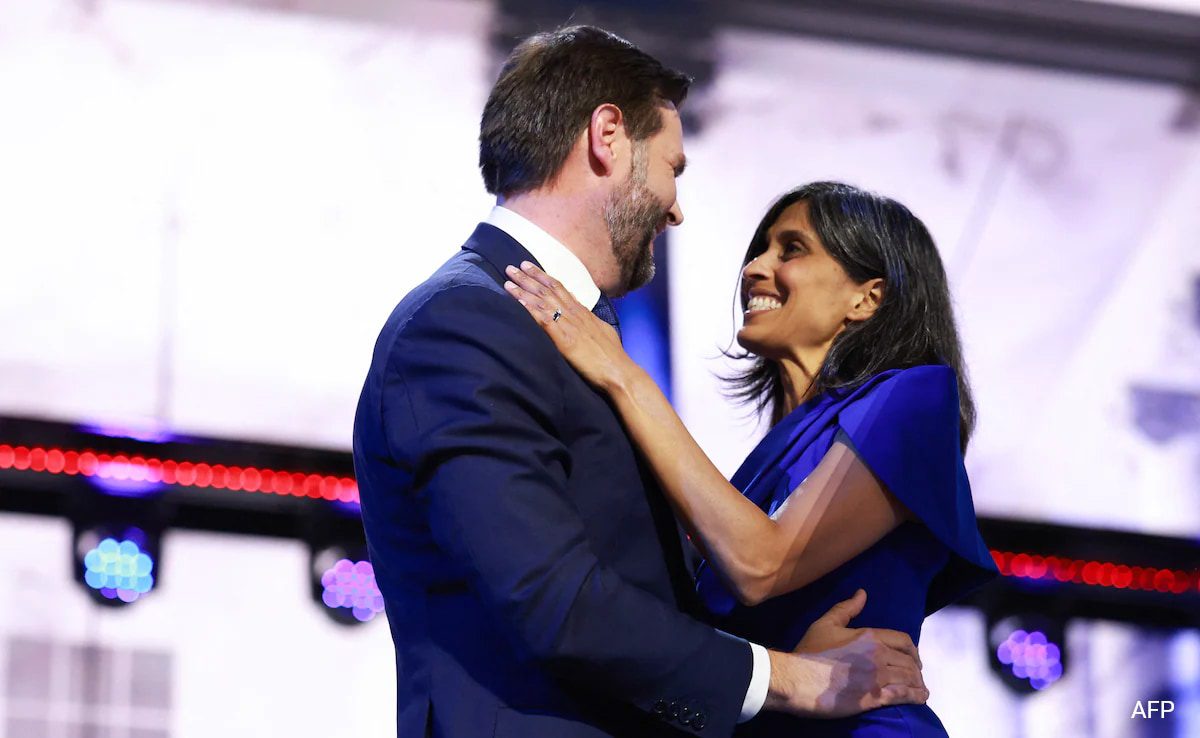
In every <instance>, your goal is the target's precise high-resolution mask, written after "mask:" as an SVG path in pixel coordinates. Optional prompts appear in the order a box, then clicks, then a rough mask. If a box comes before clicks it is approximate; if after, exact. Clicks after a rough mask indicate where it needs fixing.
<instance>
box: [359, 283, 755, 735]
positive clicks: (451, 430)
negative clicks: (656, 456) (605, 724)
mask: <svg viewBox="0 0 1200 738" xmlns="http://www.w3.org/2000/svg"><path fill="white" fill-rule="evenodd" d="M567 371H570V370H569V369H568V368H567V366H566V364H565V362H563V361H562V359H561V357H560V356H559V355H558V352H557V350H556V349H555V348H554V345H553V343H551V341H550V340H549V338H548V337H546V336H545V334H544V333H543V332H542V330H541V328H539V327H538V326H537V325H536V324H535V323H534V322H533V321H532V319H531V318H530V317H529V316H528V314H527V313H526V312H525V311H524V309H523V308H522V307H521V306H520V305H519V304H517V302H516V301H515V300H513V299H512V298H510V297H509V296H508V295H505V294H502V293H499V292H495V291H492V290H489V289H487V288H485V287H478V286H458V287H453V288H450V289H447V290H445V291H443V292H440V293H438V294H437V295H435V296H434V297H432V298H431V299H429V300H428V301H427V302H426V303H425V304H424V305H422V306H421V307H420V308H419V309H418V310H417V311H416V312H415V313H414V315H413V317H412V318H411V319H410V321H409V323H408V324H406V325H405V326H404V328H403V329H402V330H401V331H400V333H399V336H398V338H397V340H396V342H395V344H394V345H393V347H392V351H391V353H390V356H389V360H388V370H387V379H386V381H385V383H384V394H383V400H382V402H383V410H384V419H385V424H386V425H387V433H388V443H389V445H390V447H391V449H392V453H393V454H395V455H396V456H397V457H399V458H405V459H406V460H407V461H408V462H409V463H411V466H412V468H413V470H414V490H415V492H416V494H417V495H418V499H419V501H420V502H421V504H423V505H424V506H425V508H426V510H427V511H428V519H429V524H430V527H431V530H432V534H433V536H434V539H435V540H436V542H437V543H438V545H439V547H441V548H442V549H443V550H444V551H445V552H446V553H447V554H448V555H449V556H450V557H452V558H453V559H454V560H455V562H456V563H457V564H458V565H459V566H461V567H462V568H463V570H464V571H465V572H466V576H467V578H468V580H469V584H470V585H471V587H472V588H473V589H474V591H475V592H476V593H477V594H478V595H479V596H480V598H481V599H482V600H483V602H484V603H485V606H487V607H488V608H490V609H491V610H492V611H493V612H494V616H495V617H496V619H497V620H498V621H500V622H501V623H502V624H503V625H504V626H505V627H506V628H507V629H508V630H509V632H510V633H511V634H512V637H513V640H514V642H515V643H516V645H517V646H518V647H519V648H521V649H522V650H523V651H524V652H525V653H527V654H529V655H530V656H531V657H532V658H534V659H537V660H538V661H540V662H541V663H542V664H543V665H544V667H545V668H546V669H547V670H548V671H549V672H550V673H552V674H554V675H556V676H557V677H559V678H562V679H567V680H571V681H572V682H574V683H575V684H577V685H580V686H583V687H585V688H587V689H594V690H597V691H598V692H601V693H603V694H606V695H607V696H609V697H613V698H616V699H619V700H622V701H624V702H628V703H631V704H633V705H635V706H637V707H638V708H640V709H641V710H644V711H646V712H647V713H649V714H652V715H658V716H659V717H661V718H662V719H664V720H668V721H670V722H672V723H674V724H675V725H676V727H683V725H680V723H681V722H683V719H684V718H686V719H687V720H688V722H687V723H686V725H687V728H688V729H690V730H691V731H693V732H695V733H698V734H701V735H713V736H726V735H729V734H730V733H731V732H732V730H733V727H734V724H735V723H736V721H737V719H738V715H739V713H740V711H741V708H742V703H743V700H744V699H745V696H746V690H747V685H748V684H749V682H750V675H751V668H752V656H751V651H750V647H749V645H748V644H747V643H746V642H745V641H742V640H740V639H736V638H733V637H731V636H729V635H727V634H724V633H722V632H720V631H717V630H714V629H712V628H710V627H708V626H706V625H703V624H701V623H699V622H697V621H694V620H692V619H690V618H688V617H686V616H684V615H682V614H681V613H679V612H678V611H677V610H675V609H674V608H673V607H671V606H670V605H669V604H667V603H664V602H662V601H661V600H659V599H658V598H656V597H654V596H653V595H650V594H649V593H647V592H645V591H644V590H642V589H640V588H638V587H635V586H633V585H631V584H629V583H627V582H625V581H624V580H622V579H621V577H620V576H618V575H617V574H616V573H615V572H613V571H612V570H610V569H609V568H607V567H605V566H604V565H602V564H601V563H600V562H599V561H598V560H597V558H596V556H595V554H594V553H593V552H592V551H591V550H590V547H589V545H588V540H587V537H586V535H585V532H584V527H583V524H582V521H581V520H580V518H579V515H578V512H577V511H576V509H575V508H574V506H572V505H571V504H570V501H569V500H568V499H566V497H565V490H566V482H567V475H568V471H569V469H570V465H571V458H570V453H569V451H568V449H567V448H566V447H565V446H564V445H563V443H562V442H561V441H560V440H559V439H558V437H557V436H556V431H555V426H556V418H558V417H561V416H562V413H564V412H570V408H564V407H563V396H564V393H563V390H562V387H563V380H564V379H565V378H566V374H565V372H567ZM396 413H411V414H412V415H411V417H410V418H405V419H404V420H405V422H398V423H393V422H389V421H388V418H389V417H394V416H395V414H396ZM413 429H415V432H413ZM681 707H687V708H688V710H686V711H683V715H680V714H679V713H678V712H676V711H677V710H679V709H680V708H681Z"/></svg>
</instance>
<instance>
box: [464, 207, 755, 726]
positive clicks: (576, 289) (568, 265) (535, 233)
mask: <svg viewBox="0 0 1200 738" xmlns="http://www.w3.org/2000/svg"><path fill="white" fill-rule="evenodd" d="M484 222H486V223H488V224H489V225H493V226H495V227H497V228H499V229H500V230H502V231H504V232H505V233H507V234H508V235H510V236H512V237H513V239H514V240H515V241H516V242H517V243H519V244H521V245H522V246H524V247H525V250H526V251H528V252H529V253H530V254H532V255H533V258H534V259H536V260H537V262H538V264H540V265H541V267H542V271H544V272H546V274H549V275H550V276H552V277H554V278H555V279H557V280H558V281H559V282H561V283H562V286H563V287H564V288H565V289H566V290H567V292H570V293H571V295H572V296H574V297H575V299H576V300H579V302H580V304H582V305H585V306H587V308H588V309H589V310H590V309H592V308H595V307H596V303H598V302H600V288H599V287H597V286H596V283H595V282H594V281H593V280H592V275H591V274H589V273H588V270H587V267H585V266H584V265H583V262H582V261H580V260H579V257H578V256H576V255H575V254H574V253H572V252H571V250H570V249H568V248H567V247H566V246H564V245H563V244H562V242H561V241H559V240H558V239H556V238H555V237H554V236H551V235H550V234H549V233H546V232H545V231H544V230H542V229H541V228H540V227H539V226H538V225H537V224H535V223H533V222H532V221H530V220H529V219H527V218H525V217H524V216H521V215H518V214H517V213H514V212H513V211H511V210H509V209H508V208H505V207H503V206H501V205H497V206H496V207H494V208H492V212H491V214H490V215H488V219H487V220H486V221H484ZM513 266H516V267H520V266H521V265H520V264H514V265H513ZM747 643H749V641H747ZM750 653H751V654H753V656H754V670H753V671H752V672H751V674H750V685H749V687H747V689H746V699H745V700H744V701H743V702H742V714H741V717H740V718H739V719H738V722H739V723H744V722H746V721H747V720H749V719H750V718H752V717H754V716H755V715H757V714H758V713H759V711H761V710H762V706H763V704H764V703H765V702H766V701H767V690H768V688H769V687H770V684H771V659H770V657H769V656H768V655H767V649H765V648H763V647H762V646H760V645H758V644H757V643H750Z"/></svg>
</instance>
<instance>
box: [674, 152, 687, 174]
mask: <svg viewBox="0 0 1200 738" xmlns="http://www.w3.org/2000/svg"><path fill="white" fill-rule="evenodd" d="M684 169H687V156H685V155H684V154H680V155H679V159H678V160H677V162H676V164H675V176H676V177H678V176H680V175H681V174H683V170H684Z"/></svg>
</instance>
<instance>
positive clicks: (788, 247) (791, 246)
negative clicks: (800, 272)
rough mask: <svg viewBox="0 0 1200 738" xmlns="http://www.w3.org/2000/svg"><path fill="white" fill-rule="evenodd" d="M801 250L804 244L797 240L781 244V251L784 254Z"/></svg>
mask: <svg viewBox="0 0 1200 738" xmlns="http://www.w3.org/2000/svg"><path fill="white" fill-rule="evenodd" d="M803 250H804V246H803V244H801V243H800V242H799V241H789V242H787V243H785V244H784V245H783V253H785V254H798V253H800V252H801V251H803Z"/></svg>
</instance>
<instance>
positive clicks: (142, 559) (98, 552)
mask: <svg viewBox="0 0 1200 738" xmlns="http://www.w3.org/2000/svg"><path fill="white" fill-rule="evenodd" d="M83 566H84V573H83V581H84V582H85V583H86V584H87V586H89V587H91V588H92V589H94V590H96V591H97V592H99V593H100V594H101V595H102V596H103V597H105V598H106V599H110V600H120V601H122V602H134V601H136V600H138V599H139V598H141V597H145V596H146V594H147V593H149V592H150V590H151V589H153V587H154V574H153V571H154V560H153V559H151V558H150V555H149V554H147V553H146V552H145V551H142V550H141V547H139V546H138V544H137V543H135V542H134V541H131V540H121V541H118V540H117V539H116V538H111V537H110V538H104V539H103V540H101V541H100V543H99V544H97V545H96V547H95V548H92V549H90V550H89V551H88V552H87V553H86V554H84V556H83Z"/></svg>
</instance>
